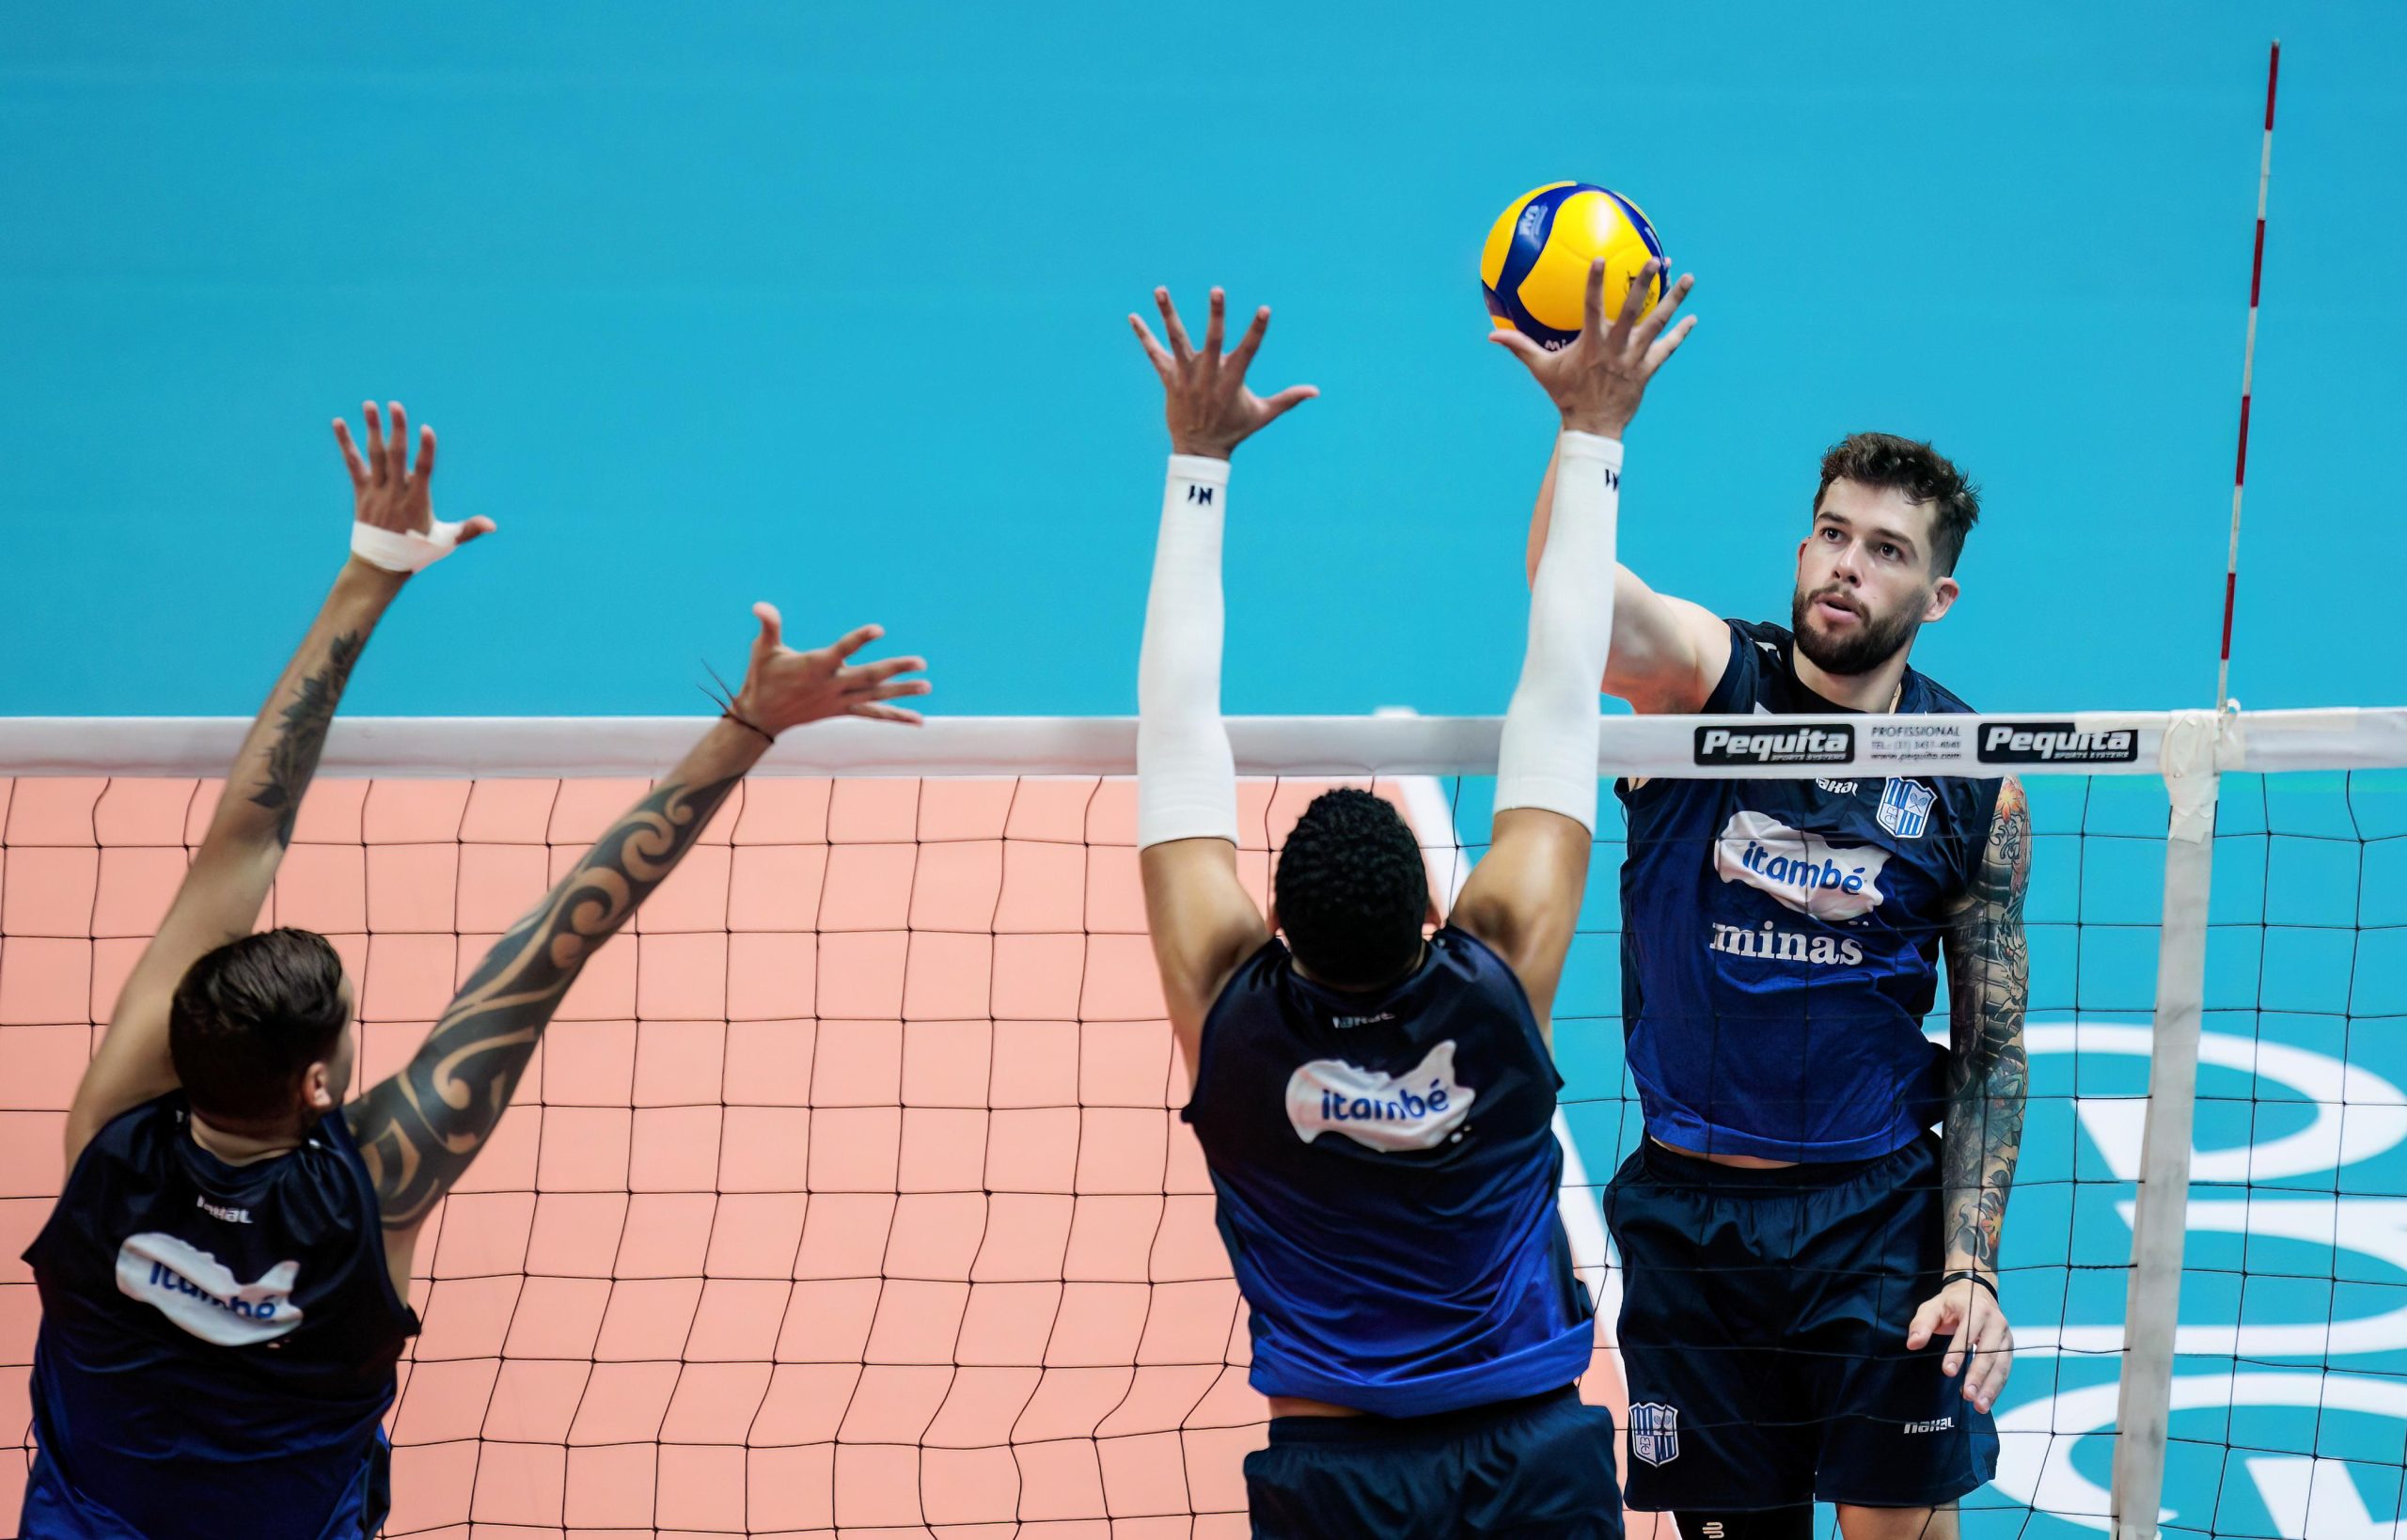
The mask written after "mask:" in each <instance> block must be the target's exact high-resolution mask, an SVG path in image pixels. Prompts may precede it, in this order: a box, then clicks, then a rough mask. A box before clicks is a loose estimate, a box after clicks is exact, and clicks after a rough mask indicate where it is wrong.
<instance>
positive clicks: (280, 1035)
mask: <svg viewBox="0 0 2407 1540" xmlns="http://www.w3.org/2000/svg"><path fill="white" fill-rule="evenodd" d="M350 1019H351V1006H350V1002H349V1001H347V1000H345V999H344V998H343V993H342V959H341V958H340V957H339V956H338V955H336V953H335V949H334V946H333V944H332V943H331V942H329V941H327V939H326V938H325V937H324V936H323V935H319V934H318V933H317V932H315V931H303V930H293V929H291V928H289V927H288V928H285V929H281V930H273V931H262V932H260V934H259V935H246V936H244V937H242V938H241V939H240V940H235V941H228V942H227V943H226V944H225V945H224V946H222V947H219V948H217V949H216V950H214V951H205V952H203V953H201V954H200V956H199V957H197V958H196V959H195V960H194V962H193V965H192V966H190V967H189V968H186V969H185V970H184V976H183V979H182V980H181V982H179V983H178V984H177V985H176V993H175V997H174V998H173V999H172V1001H171V1002H170V1003H169V1005H168V1007H167V1052H168V1055H169V1057H170V1058H172V1059H173V1060H174V1061H175V1065H176V1078H177V1079H179V1080H181V1081H182V1082H183V1087H184V1094H185V1096H186V1097H187V1098H188V1099H189V1100H190V1101H191V1103H192V1107H193V1109H194V1110H195V1111H197V1112H198V1113H200V1114H201V1115H202V1116H203V1117H215V1118H219V1119H223V1120H225V1121H228V1122H235V1123H260V1122H268V1121H272V1120H275V1119H276V1118H279V1117H281V1116H283V1115H284V1114H285V1113H287V1112H289V1111H291V1108H292V1106H293V1103H294V1099H295V1096H296V1092H297V1087H298V1084H299V1081H300V1077H301V1074H302V1072H303V1071H305V1070H307V1068H308V1067H309V1066H310V1065H311V1064H314V1063H318V1062H321V1061H326V1060H330V1059H332V1058H333V1057H334V1053H335V1046H336V1045H337V1044H338V1043H339V1042H340V1041H341V1038H342V1029H343V1028H344V1027H345V1026H346V1025H348V1024H349V1021H350Z"/></svg>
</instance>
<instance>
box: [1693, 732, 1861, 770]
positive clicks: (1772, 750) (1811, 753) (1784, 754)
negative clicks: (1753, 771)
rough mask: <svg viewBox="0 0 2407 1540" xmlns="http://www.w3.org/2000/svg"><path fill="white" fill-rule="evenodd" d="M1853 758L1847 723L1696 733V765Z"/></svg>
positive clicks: (1852, 735)
mask: <svg viewBox="0 0 2407 1540" xmlns="http://www.w3.org/2000/svg"><path fill="white" fill-rule="evenodd" d="M1854 758H1855V728H1854V726H1853V725H1852V724H1851V723H1848V722H1801V723H1798V724H1797V725H1795V726H1793V727H1782V728H1777V729H1771V728H1752V727H1747V728H1727V727H1701V728H1698V729H1697V730H1696V762H1697V763H1699V764H1845V763H1847V762H1849V761H1850V760H1852V759H1854Z"/></svg>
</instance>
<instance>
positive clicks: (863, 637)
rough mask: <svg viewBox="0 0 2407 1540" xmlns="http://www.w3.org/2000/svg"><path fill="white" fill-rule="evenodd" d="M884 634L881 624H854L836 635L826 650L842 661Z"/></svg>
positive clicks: (884, 628) (884, 629) (839, 661)
mask: <svg viewBox="0 0 2407 1540" xmlns="http://www.w3.org/2000/svg"><path fill="white" fill-rule="evenodd" d="M885 635H886V627H884V626H882V625H862V626H855V627H854V628H853V629H852V630H850V631H847V632H845V633H844V634H843V635H842V636H839V637H837V638H836V640H835V642H834V643H833V645H831V646H830V647H829V648H828V649H827V651H828V652H829V653H830V654H831V655H833V656H834V658H835V660H836V661H837V662H838V663H842V662H843V661H844V660H845V659H847V658H849V657H851V656H852V655H853V654H854V653H856V652H859V651H860V650H861V649H862V648H864V647H867V646H868V645H869V644H870V643H872V642H873V641H875V640H877V638H878V637H880V636H885Z"/></svg>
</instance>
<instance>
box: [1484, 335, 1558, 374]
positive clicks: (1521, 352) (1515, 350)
mask: <svg viewBox="0 0 2407 1540" xmlns="http://www.w3.org/2000/svg"><path fill="white" fill-rule="evenodd" d="M1487 339H1488V340H1489V341H1490V342H1493V343H1495V344H1496V345H1497V346H1498V347H1500V348H1502V349H1503V350H1504V351H1505V352H1506V353H1509V354H1512V355H1513V356H1514V357H1516V358H1518V359H1519V360H1520V361H1521V362H1522V363H1524V364H1527V365H1529V366H1530V368H1532V369H1535V368H1537V367H1538V366H1539V365H1540V364H1543V363H1545V362H1546V350H1545V349H1544V348H1541V347H1539V346H1538V345H1537V344H1536V343H1535V342H1533V341H1531V340H1530V338H1528V337H1527V336H1525V335H1524V334H1522V333H1520V332H1517V331H1515V330H1514V329H1513V328H1512V327H1510V326H1499V327H1497V328H1496V329H1495V330H1494V331H1492V332H1490V333H1488V334H1487Z"/></svg>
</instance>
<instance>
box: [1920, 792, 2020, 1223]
mask: <svg viewBox="0 0 2407 1540" xmlns="http://www.w3.org/2000/svg"><path fill="white" fill-rule="evenodd" d="M2030 882H2031V805H2030V802H2029V799H2028V798H2026V797H2025V796H2024V794H2023V791H2022V782H2020V781H2018V780H2015V779H2014V778H2011V777H2008V778H2006V780H2005V782H2004V783H2003V784H2001V785H2000V786H1999V788H1998V797H1997V810H1996V812H1995V813H1994V814H1992V815H1991V817H1990V834H1989V843H1988V846H1987V848H1985V849H1984V850H1983V851H1982V853H1981V863H1980V870H1979V872H1978V873H1977V874H1976V875H1975V876H1974V880H1973V884H1972V888H1971V890H1970V891H1969V892H1968V893H1967V895H1966V901H1965V904H1964V907H1963V908H1962V909H1961V910H1960V911H1959V913H1958V915H1957V917H1956V919H1955V921H1954V923H1953V925H1952V926H1951V928H1950V930H1949V932H1948V935H1947V991H1948V1003H1949V1006H1950V1008H1951V1011H1950V1014H1952V1016H1953V1017H1954V1040H1955V1043H1954V1053H1953V1055H1952V1057H1951V1059H1950V1061H1949V1064H1948V1077H1947V1090H1948V1098H1947V1115H1946V1124H1945V1126H1944V1128H1943V1139H1942V1143H1941V1153H1940V1169H1941V1172H1942V1176H1941V1182H1942V1185H1943V1188H1944V1191H1945V1198H1946V1204H1947V1249H1948V1254H1949V1256H1950V1258H1951V1259H1953V1258H1956V1257H1969V1258H1971V1259H1972V1260H1973V1262H1974V1264H1976V1265H1979V1266H1981V1267H1985V1268H1988V1269H1990V1270H1992V1271H1994V1270H1995V1269H1996V1267H1997V1257H1998V1234H1999V1232H2000V1230H2001V1229H2003V1228H2004V1226H2005V1223H2006V1195H2007V1193H2008V1192H2009V1191H2011V1190H2012V1188H2013V1186H2014V1166H2015V1162H2016V1160H2017V1159H2019V1158H2020V1157H2021V1155H2022V1108H2023V1101H2024V1098H2025V1096H2026V1095H2027V1094H2028V1092H2029V1090H2030V1083H2031V1060H2030V1055H2029V1053H2028V1052H2027V1051H2026V1050H2025V1049H2024V1047H2023V1043H2022V1009H2023V1001H2024V1000H2025V998H2027V997H2028V995H2029V992H2030V984H2031V950H2030V946H2029V944H2028V942H2027V941H2026V940H2025V939H2024V936H2023V933H2022V898H2023V893H2024V891H2025V890H2026V889H2027V888H2029V886H2030ZM1951 1265H1952V1260H1951Z"/></svg>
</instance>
